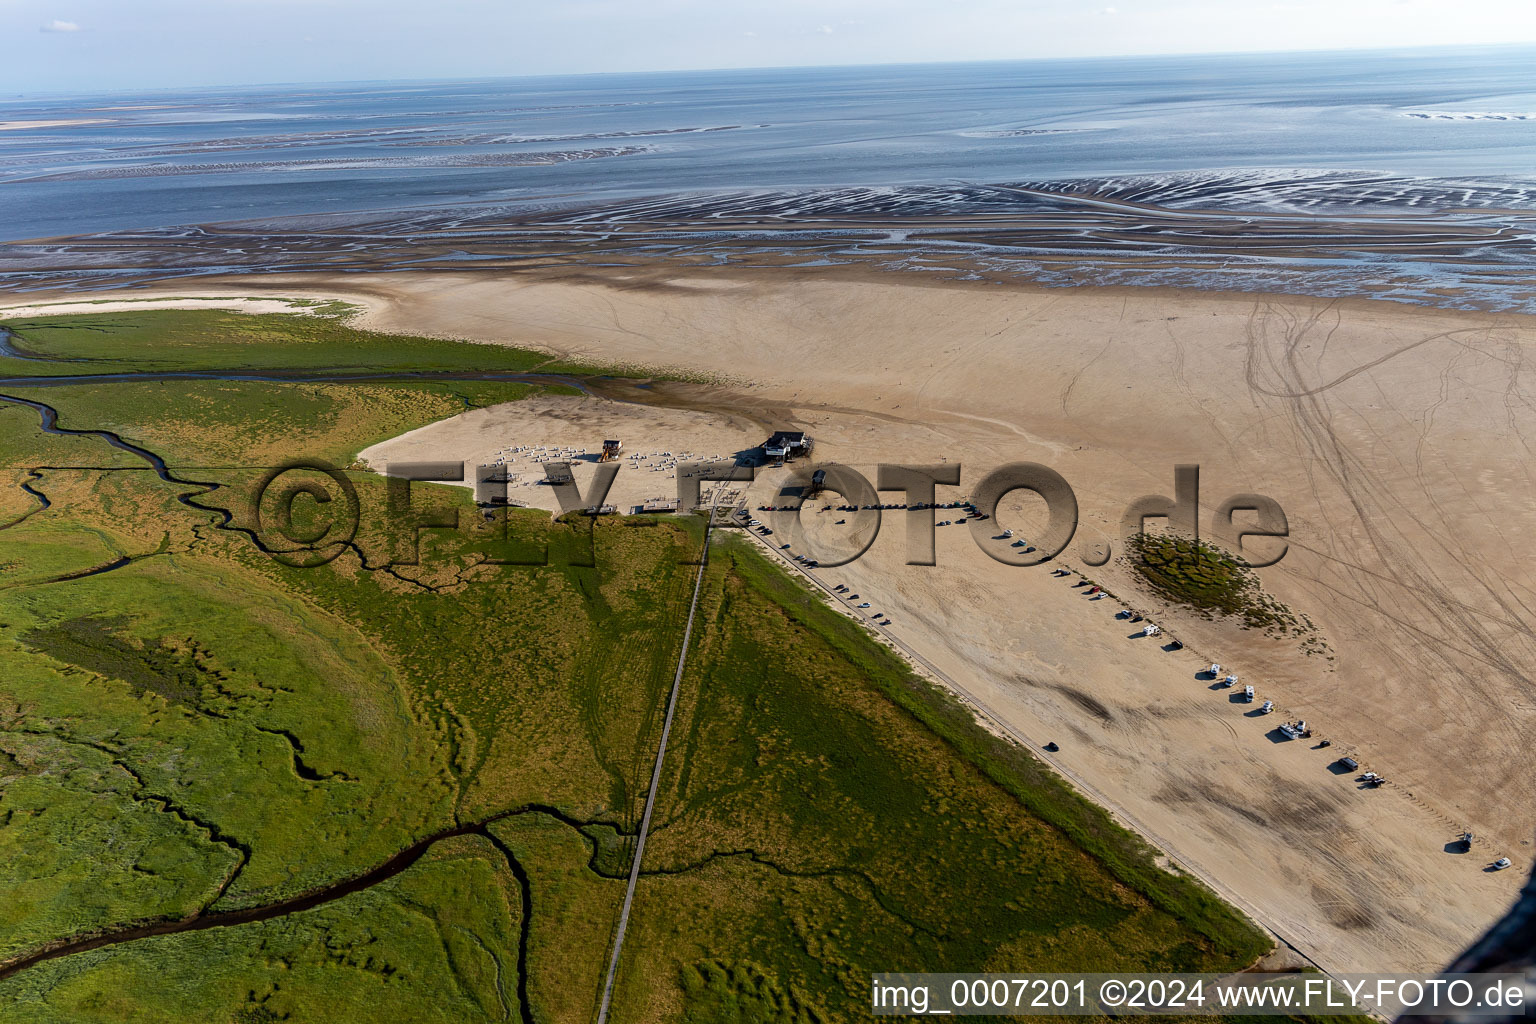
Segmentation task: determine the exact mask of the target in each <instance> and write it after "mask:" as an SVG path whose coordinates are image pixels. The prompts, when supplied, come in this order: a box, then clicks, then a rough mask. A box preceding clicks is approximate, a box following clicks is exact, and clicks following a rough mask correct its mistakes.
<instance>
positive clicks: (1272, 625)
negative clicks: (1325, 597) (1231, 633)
mask: <svg viewBox="0 0 1536 1024" xmlns="http://www.w3.org/2000/svg"><path fill="white" fill-rule="evenodd" d="M1129 547H1130V554H1129V556H1128V557H1127V561H1128V562H1129V564H1130V566H1131V568H1132V569H1133V570H1134V571H1135V572H1136V573H1137V575H1138V576H1139V577H1140V578H1141V579H1142V580H1143V581H1145V582H1146V584H1147V585H1148V586H1149V587H1151V588H1152V590H1153V591H1154V592H1155V593H1156V594H1158V595H1159V596H1161V597H1164V598H1167V599H1168V600H1170V601H1177V602H1178V603H1180V604H1183V605H1187V606H1189V607H1191V608H1196V609H1199V610H1200V611H1203V612H1205V613H1206V614H1207V615H1208V616H1212V615H1228V616H1232V617H1234V618H1237V619H1239V620H1240V621H1241V622H1242V623H1243V626H1244V627H1245V628H1248V629H1262V630H1265V631H1267V632H1271V633H1275V634H1291V635H1294V636H1299V637H1304V638H1305V646H1306V648H1307V649H1309V650H1312V649H1315V650H1317V651H1319V652H1321V651H1324V650H1326V649H1327V645H1326V644H1325V643H1323V642H1322V640H1321V638H1320V637H1319V636H1317V631H1316V627H1315V626H1313V624H1312V622H1311V620H1310V619H1308V618H1306V616H1299V615H1297V614H1296V613H1295V612H1293V611H1292V610H1291V609H1290V608H1289V607H1287V606H1286V605H1285V604H1282V603H1281V602H1280V601H1278V600H1276V599H1275V598H1274V597H1271V596H1270V595H1269V594H1267V593H1265V591H1264V588H1263V586H1262V585H1261V584H1260V582H1259V578H1258V576H1257V575H1256V574H1255V573H1254V571H1253V570H1252V569H1249V568H1247V567H1246V566H1244V565H1243V564H1242V563H1241V562H1239V561H1238V560H1237V559H1236V558H1235V557H1234V556H1233V555H1231V554H1229V553H1228V552H1226V551H1223V550H1222V549H1221V548H1218V547H1216V546H1215V545H1212V544H1208V543H1206V542H1205V541H1203V540H1191V539H1190V538H1187V537H1181V536H1178V535H1177V534H1148V533H1139V534H1136V535H1135V536H1133V537H1132V538H1131V539H1130V543H1129Z"/></svg>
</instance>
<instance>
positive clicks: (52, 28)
mask: <svg viewBox="0 0 1536 1024" xmlns="http://www.w3.org/2000/svg"><path fill="white" fill-rule="evenodd" d="M38 31H39V32H79V31H80V26H79V25H76V24H75V23H74V22H72V21H60V20H59V19H57V18H55V19H54V20H52V21H50V22H49V23H48V24H46V25H44V26H43V27H42V28H40V29H38Z"/></svg>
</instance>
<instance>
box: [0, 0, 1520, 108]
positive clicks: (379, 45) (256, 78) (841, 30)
mask: <svg viewBox="0 0 1536 1024" xmlns="http://www.w3.org/2000/svg"><path fill="white" fill-rule="evenodd" d="M0 40H3V43H4V46H3V50H0V52H3V53H4V55H5V57H4V60H3V61H0V98H4V99H11V98H14V97H15V96H17V95H18V94H22V93H26V94H37V93H50V92H60V91H90V90H100V89H119V88H122V89H132V88H144V87H154V86H197V85H217V84H240V83H257V82H315V81H336V80H343V81H344V80H358V79H395V78H458V77H478V76H493V75H537V74H559V73H566V72H593V71H649V70H673V69H682V68H719V67H765V66H775V65H806V64H866V63H882V62H905V61H935V60H991V59H1009V58H1027V57H1062V56H1089V55H1100V54H1133V53H1140V54H1144V53H1187V52H1202V51H1231V50H1287V49H1335V48H1353V47H1377V46H1417V45H1432V44H1453V43H1508V42H1536V0H1279V2H1269V0H1263V2H1261V0H1094V2H1088V0H817V2H810V0H772V2H768V0H539V2H530V0H0Z"/></svg>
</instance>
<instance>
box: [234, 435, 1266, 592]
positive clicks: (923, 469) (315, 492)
mask: <svg viewBox="0 0 1536 1024" xmlns="http://www.w3.org/2000/svg"><path fill="white" fill-rule="evenodd" d="M591 468H592V473H591V475H590V477H588V478H587V480H586V482H585V486H583V485H582V484H581V483H580V482H578V481H577V479H576V476H575V474H574V473H573V470H572V464H570V463H566V462H558V463H545V464H544V478H543V479H542V480H541V481H539V482H540V484H542V485H544V486H547V487H548V488H549V492H550V493H552V494H553V496H554V498H555V502H556V504H557V505H558V507H559V509H560V512H561V514H562V515H571V514H577V515H580V514H586V515H591V516H597V515H603V514H606V513H610V512H616V511H617V510H616V509H615V508H614V506H612V505H610V504H609V503H608V498H609V494H610V492H611V491H612V488H613V485H614V482H615V480H616V479H617V477H618V475H619V472H620V470H621V469H622V468H623V467H622V465H621V464H619V463H614V462H608V463H599V464H597V465H594V466H592V467H591ZM758 471H759V467H758V466H757V465H755V464H752V463H749V462H746V461H736V462H732V461H728V460H715V461H708V462H705V461H697V462H680V463H678V465H677V473H676V481H677V498H676V506H675V510H676V511H678V512H682V513H688V512H695V511H699V512H709V513H712V514H715V515H717V516H718V515H721V514H725V515H727V516H728V519H727V521H729V522H731V523H732V524H733V525H737V526H742V527H746V528H748V529H752V530H755V531H757V532H759V533H762V534H763V535H764V536H769V535H772V536H774V537H775V538H776V541H777V543H779V544H781V545H782V544H788V545H791V546H793V547H794V549H795V550H796V551H799V552H801V553H803V554H804V556H805V558H806V559H807V560H809V561H811V562H814V563H815V564H818V565H821V566H826V567H833V566H839V565H846V564H848V563H850V562H853V561H855V560H857V559H858V558H860V557H861V556H863V555H864V554H865V552H867V551H868V550H869V549H870V547H871V546H872V545H873V544H874V542H875V539H876V537H877V536H878V535H879V532H880V529H881V527H882V524H883V523H884V521H885V517H886V516H887V515H888V514H899V515H900V517H901V518H902V520H903V521H904V522H903V526H904V531H905V542H906V563H907V564H908V565H917V566H931V565H935V564H937V557H936V543H935V539H936V535H937V528H938V526H939V525H941V521H940V520H939V514H940V513H941V512H944V511H946V510H951V509H953V510H955V514H954V516H953V517H952V518H950V519H947V520H944V521H943V522H944V523H947V524H950V525H962V524H963V525H965V526H967V527H968V529H969V531H970V534H971V537H972V539H973V540H974V541H975V542H976V545H977V547H978V548H980V549H981V550H982V551H983V552H985V553H986V555H987V556H988V557H990V558H993V559H995V560H997V561H999V562H1002V563H1004V564H1008V565H1019V566H1029V565H1039V564H1040V563H1042V562H1047V561H1050V560H1051V559H1053V558H1056V557H1058V556H1060V555H1061V554H1062V553H1063V552H1065V551H1066V550H1067V549H1068V547H1069V546H1070V545H1071V544H1072V541H1073V539H1074V537H1075V536H1076V535H1077V532H1078V502H1077V496H1076V494H1075V493H1074V492H1073V490H1072V486H1071V485H1070V484H1069V483H1068V482H1067V481H1066V479H1065V478H1064V477H1062V476H1061V474H1059V473H1057V472H1056V471H1055V470H1053V469H1051V468H1050V467H1049V466H1044V465H1041V464H1039V463H1035V462H1013V463H1008V464H1006V465H1003V466H998V467H996V468H994V469H992V470H990V471H988V472H987V473H985V474H984V475H982V476H981V477H980V478H979V479H978V480H977V481H976V482H975V483H974V484H973V485H971V487H970V496H969V497H968V498H966V499H963V500H958V501H955V500H941V499H940V496H939V488H940V487H951V488H953V487H959V486H961V484H962V482H963V481H964V480H965V478H966V474H965V471H964V469H963V467H962V465H961V464H960V463H958V462H943V463H937V464H924V465H904V464H884V463H883V464H880V465H878V466H876V467H875V473H874V480H873V481H871V480H870V478H869V476H867V475H866V474H865V473H863V472H861V471H860V470H859V469H856V468H854V467H852V466H847V465H843V464H839V463H821V464H801V465H797V466H793V467H791V468H790V469H789V470H788V472H786V473H785V474H783V476H782V478H780V479H778V480H777V481H776V485H775V487H774V490H773V493H772V494H771V496H768V497H760V498H759V499H758V500H759V503H758V504H756V505H755V506H752V507H750V508H747V507H739V506H741V505H743V504H744V502H745V499H744V498H743V497H742V496H743V495H746V494H748V493H749V492H750V489H751V485H752V484H753V483H754V482H756V481H757V479H758ZM385 474H386V478H387V479H386V487H385V489H386V494H387V500H386V507H385V510H384V514H385V517H386V519H387V520H388V522H387V523H386V524H385V525H386V526H387V533H388V534H389V536H390V538H391V543H390V553H389V559H388V564H390V565H416V564H419V552H420V545H419V538H420V536H421V534H422V532H423V531H427V530H457V529H458V528H459V526H460V521H459V512H458V510H457V509H453V508H446V509H445V508H442V507H441V503H440V502H438V503H432V502H420V501H418V500H417V495H416V493H415V492H414V491H413V489H412V485H413V483H427V482H431V483H450V484H472V486H473V487H474V490H475V498H476V502H477V504H479V505H480V506H481V507H482V508H486V509H494V508H496V507H498V506H506V505H508V504H509V501H508V493H507V479H506V475H505V473H504V472H502V471H500V467H493V466H480V467H476V469H475V470H474V472H473V476H472V477H471V476H469V475H466V467H465V464H464V463H463V462H416V463H391V464H389V465H388V466H387V467H386V470H385ZM732 484H734V485H737V486H736V487H734V488H730V493H731V494H733V495H735V498H734V500H733V501H732V504H731V505H730V506H728V507H726V506H721V505H720V504H719V502H720V500H721V498H720V495H721V494H722V493H726V491H727V486H726V485H732ZM1173 484H1174V486H1173V496H1172V497H1169V496H1167V495H1163V494H1147V495H1142V496H1140V497H1137V498H1134V499H1132V500H1131V501H1129V502H1128V503H1127V504H1126V506H1125V509H1124V513H1123V515H1122V517H1121V520H1120V533H1121V538H1122V543H1125V542H1127V541H1128V540H1129V539H1130V538H1132V537H1134V536H1136V535H1137V534H1140V533H1142V532H1144V530H1145V529H1146V525H1147V522H1148V520H1153V519H1162V520H1166V521H1167V525H1168V528H1169V529H1170V530H1171V531H1173V532H1176V533H1178V534H1181V535H1183V536H1186V537H1189V538H1192V539H1198V538H1199V537H1200V536H1201V532H1202V531H1201V524H1200V522H1199V508H1200V467H1199V466H1198V465H1194V464H1181V465H1177V466H1175V467H1174V473H1173ZM711 485H712V486H711ZM1016 491H1025V492H1029V493H1032V494H1034V495H1035V496H1037V497H1038V498H1039V499H1040V500H1041V501H1043V502H1044V505H1045V509H1046V512H1047V515H1046V521H1045V523H1044V525H1042V526H1040V527H1039V528H1038V529H1036V530H1034V531H1033V532H1032V535H1031V536H1029V537H1015V536H1014V531H1013V530H1011V529H1010V530H1000V528H999V524H998V522H997V513H998V509H999V507H1000V505H1001V504H1002V502H1003V499H1004V498H1005V497H1006V496H1008V495H1009V494H1011V493H1013V492H1016ZM882 499H884V500H882ZM299 502H306V503H312V505H311V507H310V509H309V510H308V511H309V512H310V514H309V515H306V516H302V517H301V516H297V515H296V503H299ZM811 503H815V504H816V505H819V506H820V507H819V508H818V509H817V511H818V512H819V511H823V510H827V511H835V512H837V513H839V514H840V516H841V520H840V525H844V526H846V527H847V529H844V530H841V531H839V532H836V534H835V536H829V535H828V533H829V531H817V535H816V536H814V537H813V536H812V535H811V531H808V530H807V529H806V518H807V517H804V516H802V510H803V509H805V508H806V507H807V505H808V504H811ZM813 507H814V506H813ZM315 509H319V510H320V511H321V513H322V514H320V515H318V516H317V515H315V514H313V513H314V510H315ZM361 510H362V505H361V503H360V502H359V500H358V495H357V490H356V488H355V486H354V485H353V484H352V483H350V482H349V481H348V480H347V478H346V476H345V475H343V474H342V473H341V472H340V471H339V470H337V469H336V468H335V467H332V466H329V465H321V464H319V463H315V462H305V463H295V464H292V465H290V466H286V467H280V468H278V469H275V470H273V471H271V472H269V473H268V474H267V475H266V476H265V477H264V478H263V480H262V481H261V482H260V484H259V485H258V487H257V490H256V494H255V495H254V499H253V504H252V507H251V512H252V521H253V522H254V524H255V529H254V531H253V536H254V538H255V539H256V540H257V542H258V544H259V545H260V546H261V547H262V549H263V550H265V551H268V552H269V553H272V554H274V556H275V557H279V558H280V559H281V560H282V561H284V562H286V563H287V564H290V565H296V566H314V565H323V564H325V563H327V562H329V561H331V560H333V559H334V558H336V557H337V556H338V555H340V554H341V553H342V551H344V550H346V549H347V548H348V547H349V546H355V545H354V544H353V538H355V537H356V536H357V534H358V520H359V517H360V516H361V514H362V511H361ZM759 517H760V518H759ZM299 519H303V520H304V521H305V522H306V523H307V524H309V525H307V526H305V527H304V528H302V529H300V528H299V527H296V526H295V523H296V522H297V521H299ZM1208 536H1210V537H1212V538H1213V539H1214V540H1215V541H1216V542H1217V543H1218V544H1220V545H1221V546H1222V547H1224V548H1226V549H1227V550H1228V551H1229V552H1231V553H1232V554H1233V555H1234V556H1235V557H1236V559H1237V561H1238V562H1239V564H1241V565H1244V566H1246V567H1248V568H1264V567H1266V566H1271V565H1274V564H1275V563H1276V562H1278V561H1280V559H1281V558H1283V557H1284V556H1285V553H1286V551H1287V550H1288V545H1287V543H1286V538H1287V537H1288V536H1289V523H1288V521H1287V519H1286V515H1285V511H1284V509H1282V508H1281V506H1280V503H1279V502H1278V501H1276V500H1275V499H1273V498H1271V497H1269V496H1268V495H1264V494H1255V493H1239V494H1232V495H1229V496H1227V497H1226V498H1224V499H1223V500H1222V501H1220V502H1219V503H1217V504H1216V505H1215V507H1214V508H1213V509H1212V511H1211V514H1210V518H1209V521H1208ZM1254 538H1266V539H1267V540H1266V541H1265V542H1264V543H1263V544H1262V545H1260V546H1259V547H1258V548H1255V546H1254V545H1252V544H1250V543H1248V542H1249V541H1250V540H1251V539H1254ZM999 541H1006V543H999ZM1127 547H1128V550H1132V551H1134V546H1133V545H1127ZM1074 553H1075V554H1076V556H1077V557H1078V558H1079V559H1080V560H1081V561H1083V562H1084V563H1086V564H1088V565H1090V566H1099V565H1104V564H1105V563H1107V562H1108V561H1109V560H1110V558H1111V557H1113V550H1112V545H1111V543H1110V542H1108V541H1104V540H1099V541H1096V542H1093V543H1082V544H1080V545H1079V547H1078V549H1076V550H1075V552H1074ZM489 561H491V562H493V563H494V564H519V565H525V564H544V563H543V561H542V559H538V560H535V561H533V562H527V561H518V562H515V563H514V562H499V563H496V562H495V560H489Z"/></svg>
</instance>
